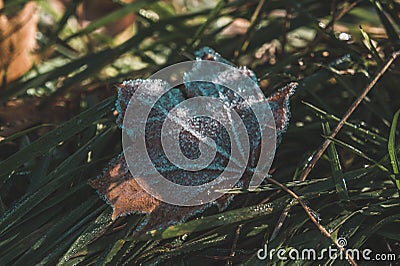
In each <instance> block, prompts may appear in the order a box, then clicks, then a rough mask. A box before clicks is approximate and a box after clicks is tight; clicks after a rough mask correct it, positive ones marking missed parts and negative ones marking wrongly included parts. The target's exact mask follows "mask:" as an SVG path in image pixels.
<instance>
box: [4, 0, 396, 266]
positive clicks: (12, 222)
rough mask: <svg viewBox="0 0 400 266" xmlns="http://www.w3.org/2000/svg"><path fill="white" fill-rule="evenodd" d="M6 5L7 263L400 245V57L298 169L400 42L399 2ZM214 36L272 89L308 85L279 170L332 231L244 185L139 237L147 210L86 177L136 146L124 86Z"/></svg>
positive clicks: (196, 257) (135, 260) (166, 259)
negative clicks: (118, 113)
mask: <svg viewBox="0 0 400 266" xmlns="http://www.w3.org/2000/svg"><path fill="white" fill-rule="evenodd" d="M0 8H1V12H0V51H1V52H0V67H1V69H0V74H1V75H0V77H1V80H0V84H1V86H0V103H1V106H0V160H1V161H0V182H1V186H0V212H1V220H0V264H1V265H7V264H16V265H27V264H28V265H31V264H57V263H58V264H60V265H64V264H65V265H70V264H74V265H76V264H93V263H96V264H111V265H114V264H140V263H142V264H167V265H172V264H178V265H188V264H190V265H204V264H216V265H231V264H235V265H236V264H246V265H258V264H260V265H264V264H265V263H266V261H260V260H259V259H257V256H256V252H257V250H258V249H260V248H263V246H264V244H265V243H268V248H269V249H272V248H275V249H277V248H284V249H286V250H290V249H291V248H297V249H298V250H300V249H302V248H315V249H316V250H322V249H323V248H327V247H329V246H332V243H333V242H332V241H335V240H336V239H337V237H345V238H346V239H347V241H348V244H347V247H348V248H359V249H365V248H370V249H372V250H373V251H374V253H378V252H385V253H394V254H397V255H396V256H397V258H398V255H399V253H400V242H399V241H400V226H399V225H400V214H399V213H400V212H399V211H400V207H399V205H400V202H399V188H400V181H399V167H398V161H397V156H396V154H397V152H398V150H399V146H398V145H397V140H396V137H397V126H396V125H397V119H398V114H399V113H396V111H398V110H399V108H400V97H398V96H399V88H398V86H399V84H400V76H399V70H400V69H399V62H395V63H394V64H392V66H391V67H390V68H389V70H388V71H387V72H386V73H385V74H384V76H383V77H382V79H380V80H379V82H378V83H377V84H376V86H375V87H374V88H373V89H372V91H371V92H370V93H369V94H368V96H367V97H365V98H364V99H363V101H362V104H361V105H360V106H359V107H358V108H357V110H356V111H355V112H354V114H353V115H352V116H351V117H350V119H349V121H348V123H347V124H346V125H345V126H344V127H343V128H342V130H341V131H340V133H339V134H338V135H337V136H336V138H335V139H333V144H332V145H331V146H330V147H329V149H328V150H327V151H326V152H325V153H324V155H323V157H322V158H321V159H320V160H319V161H318V164H317V166H316V168H315V169H313V170H312V172H311V174H310V175H309V177H308V178H307V180H305V181H303V182H300V181H299V176H300V174H301V173H302V171H303V170H304V168H305V167H306V166H307V164H308V162H309V160H310V158H311V156H312V155H313V154H314V153H315V151H316V150H317V149H318V147H319V146H320V145H321V143H322V142H323V141H324V140H325V139H326V136H327V135H329V134H330V130H331V129H332V128H334V127H335V125H336V124H337V123H338V121H339V120H340V118H341V117H342V116H343V114H344V113H345V112H346V110H347V109H348V107H349V106H350V105H351V103H352V102H353V101H354V100H355V98H356V97H357V96H359V95H360V94H361V92H362V91H363V89H364V88H365V87H366V85H367V84H368V83H369V82H370V81H371V79H372V77H373V76H374V74H376V72H377V71H378V70H379V69H380V67H381V66H382V65H383V64H384V62H385V61H386V60H387V59H388V58H389V57H390V56H391V54H392V53H393V52H394V51H396V50H398V49H399V46H400V42H399V26H400V2H399V1H397V0H370V1H367V0H356V1H350V0H332V1H316V0H303V1H295V0H284V1H278V0H270V1H268V0H265V1H262V0H261V1H211V0H198V1H196V0H190V1H181V0H165V1H144V0H143V1H142V0H136V1H127V0H125V1H123V0H119V1H117V0H116V1H111V0H101V1H89V0H88V1H82V0H77V1H76V0H72V1H68V0H64V1H61V0H50V1H27V0H13V1H11V0H8V1H6V0H3V1H0ZM202 46H210V47H212V48H214V49H215V50H216V51H218V52H219V53H221V54H222V55H223V56H224V57H225V58H227V59H229V60H230V61H233V62H234V63H235V64H237V65H247V66H249V67H250V68H251V69H253V70H254V72H255V73H256V74H257V76H258V77H259V79H260V87H261V89H262V90H263V91H264V92H265V94H266V95H269V94H271V93H272V92H274V91H276V90H277V89H278V88H279V87H281V86H283V85H284V84H286V83H288V82H290V81H298V82H299V83H300V86H299V88H298V89H297V92H296V94H295V96H294V97H293V98H292V101H291V110H292V117H291V121H290V126H289V129H288V130H287V133H286V134H285V135H284V136H283V141H282V144H281V145H280V147H279V149H278V150H277V155H276V157H275V161H274V164H273V167H272V169H271V173H270V174H271V175H272V177H273V178H274V179H276V180H279V182H281V183H283V184H284V185H285V186H287V187H289V188H291V189H292V190H294V191H295V192H296V193H297V195H299V196H301V197H302V198H303V199H304V200H305V201H306V202H307V204H308V206H309V210H310V211H312V213H313V214H314V215H315V217H316V218H318V220H319V221H320V224H321V225H323V226H324V227H326V229H327V230H328V231H329V232H330V233H331V239H330V238H327V237H325V236H324V235H323V234H322V233H321V232H320V231H319V230H318V228H317V227H316V226H315V225H314V224H313V223H312V222H311V221H310V219H309V218H308V216H307V215H306V213H305V211H304V210H303V209H302V208H301V206H300V205H299V204H296V201H293V200H292V197H291V196H290V195H288V194H287V193H285V192H284V191H281V190H280V189H279V187H276V186H274V185H273V184H266V185H264V186H262V187H261V188H260V189H259V190H258V191H257V192H251V193H250V192H248V191H231V192H230V193H238V194H239V195H238V196H237V197H236V199H235V201H234V202H233V204H232V205H231V206H230V207H229V208H228V210H226V211H225V212H223V213H219V214H218V213H217V211H216V210H214V209H212V210H208V211H207V212H206V213H204V214H203V216H199V217H197V219H194V220H193V221H190V222H187V223H185V224H182V225H178V226H175V227H173V228H169V229H167V230H164V231H156V232H151V233H148V234H145V235H143V236H141V237H140V238H135V239H131V238H129V237H130V235H131V234H132V232H133V230H134V229H135V226H136V225H137V224H138V223H139V222H140V220H141V219H142V218H143V217H142V216H141V215H130V216H127V217H122V218H119V219H118V220H117V221H115V222H114V223H111V218H110V216H111V208H110V207H109V206H108V205H106V203H104V202H103V201H102V200H101V199H100V198H99V197H98V196H97V194H96V193H95V191H94V190H93V189H91V188H90V187H89V186H88V185H87V180H88V179H90V178H93V177H96V176H97V175H99V174H100V173H101V171H102V169H103V168H104V166H105V165H106V164H107V162H108V161H109V160H110V159H111V158H113V157H115V156H116V155H117V154H118V153H120V152H121V150H122V148H121V140H120V134H121V132H120V130H118V129H117V127H116V125H115V121H114V120H115V110H114V101H115V94H116V84H118V83H120V82H122V81H123V80H126V79H136V78H146V77H148V76H150V75H151V74H152V73H154V72H155V71H157V70H159V69H161V68H163V67H164V66H167V65H170V64H173V63H176V62H180V61H184V60H188V59H193V58H194V57H193V51H195V50H196V49H198V48H200V47H202ZM289 206H290V207H291V208H289ZM289 209H290V211H288V212H286V211H287V210H289ZM282 213H285V214H287V217H286V219H284V220H282V219H280V217H282V216H281V215H282ZM282 221H283V223H282V224H281V223H280V222H282ZM277 262H278V261H277V259H276V257H275V260H273V261H268V263H277ZM288 263H302V264H303V263H308V264H317V263H319V264H324V265H325V264H346V263H347V262H346V261H343V260H342V261H340V260H338V259H336V260H335V259H329V258H324V259H323V260H321V261H319V262H312V261H298V262H295V261H289V262H288ZM360 263H366V262H363V261H361V262H360Z"/></svg>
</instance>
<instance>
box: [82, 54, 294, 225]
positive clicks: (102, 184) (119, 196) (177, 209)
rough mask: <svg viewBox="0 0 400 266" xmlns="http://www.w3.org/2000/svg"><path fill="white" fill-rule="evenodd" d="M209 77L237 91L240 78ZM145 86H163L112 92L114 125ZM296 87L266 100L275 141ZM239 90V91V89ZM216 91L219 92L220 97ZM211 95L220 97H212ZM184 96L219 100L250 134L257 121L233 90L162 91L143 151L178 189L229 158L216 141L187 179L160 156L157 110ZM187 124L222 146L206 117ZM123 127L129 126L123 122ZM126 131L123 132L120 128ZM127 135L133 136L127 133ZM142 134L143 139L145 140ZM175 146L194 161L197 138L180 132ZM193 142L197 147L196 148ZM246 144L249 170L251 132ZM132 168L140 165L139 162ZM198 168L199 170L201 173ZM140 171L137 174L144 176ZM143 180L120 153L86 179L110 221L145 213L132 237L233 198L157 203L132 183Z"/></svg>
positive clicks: (194, 85) (199, 86)
mask: <svg viewBox="0 0 400 266" xmlns="http://www.w3.org/2000/svg"><path fill="white" fill-rule="evenodd" d="M196 57H197V59H198V60H214V61H218V62H222V63H228V64H230V65H232V64H231V63H230V62H228V61H227V60H225V59H223V58H222V57H221V56H220V55H219V54H218V53H216V52H215V51H213V50H212V49H211V48H208V47H205V48H203V49H201V50H199V51H198V52H196ZM239 69H241V70H242V71H243V73H245V74H246V75H248V76H249V77H251V78H252V79H253V80H254V81H256V80H257V79H256V76H255V75H254V73H253V72H252V71H251V70H249V69H247V68H245V67H241V68H239ZM195 71H197V70H196V69H195V67H194V69H193V70H192V72H189V73H186V76H185V77H186V78H187V80H190V75H191V74H193V73H194V72H195ZM208 75H209V77H207V78H209V79H205V80H218V79H225V80H228V83H229V82H231V83H234V84H235V85H237V86H238V87H239V88H240V86H241V85H242V84H240V80H239V79H237V77H235V76H234V75H232V73H229V71H228V72H226V73H225V72H220V73H209V74H208ZM141 85H145V86H146V88H148V89H149V90H154V91H156V90H158V89H160V87H161V86H165V84H163V83H162V82H161V81H159V80H140V79H139V80H133V81H126V82H124V83H123V84H122V85H121V86H120V87H119V91H118V96H119V97H118V100H117V103H116V108H117V111H118V113H119V114H118V117H117V124H118V125H119V126H120V127H121V128H122V127H123V118H124V115H125V111H126V109H127V107H128V104H129V101H130V99H131V97H132V96H133V94H134V92H135V91H136V90H137V89H138V87H139V86H141ZM296 86H297V83H290V84H289V85H287V86H286V87H284V88H283V89H281V90H280V91H278V92H277V93H276V94H274V95H272V96H271V97H269V98H268V103H269V104H270V107H271V110H272V112H273V116H274V120H275V124H276V131H277V137H278V138H280V135H281V133H282V132H284V131H285V130H286V127H287V124H288V120H289V115H290V113H289V97H290V96H291V95H292V94H293V93H294V89H295V87H296ZM242 89H245V88H242ZM221 92H222V93H221ZM217 93H220V94H218V95H217ZM184 95H187V96H188V97H189V98H190V97H194V96H210V95H214V96H215V97H216V98H219V99H221V100H222V101H223V102H224V103H225V104H226V105H227V106H229V108H232V109H234V110H235V112H237V113H238V114H240V115H241V117H242V119H243V120H245V121H247V122H248V124H249V125H248V126H247V127H246V129H247V131H248V132H249V130H250V132H252V130H254V128H256V127H257V126H258V124H257V123H255V122H252V121H257V120H256V118H255V117H254V114H252V113H251V112H249V109H248V107H246V108H245V107H243V99H241V98H240V97H239V96H237V95H236V94H235V93H234V92H232V91H229V89H227V88H221V87H219V88H218V89H216V85H215V84H213V83H208V82H203V81H202V82H189V81H186V82H185V83H184V88H181V89H177V88H175V89H172V90H170V91H169V92H168V93H166V95H165V96H163V97H165V99H164V100H163V101H160V106H158V108H154V111H153V110H152V111H151V112H150V115H149V120H148V121H150V122H151V123H148V124H150V126H149V127H150V129H149V131H148V132H149V138H148V140H147V141H148V144H147V147H151V151H149V157H151V158H152V161H153V163H154V164H155V165H156V168H157V170H158V171H159V172H161V173H162V175H163V176H165V177H166V178H167V179H170V180H171V181H173V182H175V183H178V184H182V185H188V186H193V185H199V184H203V183H205V182H209V181H210V180H212V179H213V178H215V176H216V175H218V174H219V173H221V171H223V169H224V168H225V167H226V161H227V160H229V159H230V158H229V150H230V145H229V144H226V143H219V144H218V145H219V147H220V150H218V152H217V154H216V156H215V159H214V161H213V162H212V163H211V164H210V167H208V168H207V169H205V172H204V171H199V172H198V174H196V172H192V173H191V175H190V176H189V175H188V174H187V173H185V171H183V170H181V169H179V168H177V167H173V165H171V166H170V165H168V164H171V163H170V162H169V161H168V159H166V158H165V154H164V153H163V151H162V145H161V141H160V137H159V136H160V134H161V128H162V124H163V121H164V119H165V114H164V113H163V112H161V111H160V110H162V108H164V109H163V110H170V109H171V108H172V107H173V106H175V105H176V104H177V103H179V102H180V101H183V100H184V99H185V97H184ZM190 123H192V126H193V125H194V126H195V128H196V130H197V131H198V132H201V134H204V135H205V136H207V137H211V138H213V139H214V140H215V141H216V142H217V143H218V141H219V140H220V141H222V142H223V139H224V138H223V137H221V136H223V135H224V131H223V129H222V128H221V126H220V125H218V123H216V122H215V121H212V120H207V119H193V120H191V121H190ZM128 126H129V124H128ZM125 130H126V128H125ZM132 134H134V133H133V132H132ZM147 137H148V136H147V134H146V138H147ZM179 141H180V144H182V145H181V148H182V152H183V153H184V154H185V156H188V157H196V156H197V153H198V141H199V140H198V138H197V137H196V136H194V135H193V134H192V133H191V132H189V131H184V130H183V131H181V135H180V139H179ZM196 144H197V145H196ZM250 146H251V153H250V154H251V155H250V157H251V160H250V162H249V167H250V168H251V167H253V165H252V164H256V163H257V156H258V148H259V146H260V136H259V135H257V133H255V134H253V135H251V138H250ZM137 167H141V165H140V163H138V164H137ZM203 170H204V169H203ZM145 171H146V169H144V170H143V173H145ZM144 176H145V175H143V176H132V175H131V173H130V172H129V170H128V166H127V163H126V161H125V158H124V155H123V154H121V155H120V156H119V157H118V158H116V159H115V160H113V161H112V162H110V164H109V166H108V167H107V168H106V169H105V171H104V173H103V174H102V175H101V176H100V177H98V178H96V179H92V180H90V181H89V184H90V185H91V186H92V187H93V188H95V189H96V190H97V191H98V193H99V194H100V195H101V197H102V198H103V199H104V200H105V201H106V202H107V203H108V204H110V205H111V206H112V207H113V210H114V212H113V216H112V218H113V219H116V218H117V217H119V216H122V215H126V214H130V213H134V212H136V213H146V214H147V219H146V220H145V222H144V223H143V224H142V225H141V226H139V228H138V229H137V233H138V232H141V231H146V230H149V229H160V228H165V227H166V226H169V225H172V224H177V223H181V222H184V221H185V220H187V219H188V218H189V217H192V216H194V215H196V214H199V213H201V212H203V211H204V210H205V209H207V208H209V207H210V206H212V205H216V206H217V207H218V208H219V209H220V210H223V209H225V208H226V207H227V206H228V205H229V202H230V201H231V200H232V199H233V195H231V194H226V195H223V196H222V197H220V198H219V199H217V200H215V201H214V202H211V203H207V204H203V205H199V206H193V207H192V206H189V207H186V206H177V205H172V204H168V203H165V202H162V201H160V200H158V199H156V198H154V197H152V196H151V195H149V194H147V192H146V191H145V190H144V189H143V188H142V187H141V186H140V185H139V184H138V183H137V182H136V180H139V179H140V178H144ZM250 178H251V173H249V172H245V174H244V175H243V176H242V178H241V179H240V180H239V182H238V183H237V184H236V186H237V187H243V186H245V185H248V183H249V181H250Z"/></svg>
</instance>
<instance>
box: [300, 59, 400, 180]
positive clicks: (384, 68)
mask: <svg viewBox="0 0 400 266" xmlns="http://www.w3.org/2000/svg"><path fill="white" fill-rule="evenodd" d="M399 55H400V51H396V52H394V53H393V54H392V55H391V56H390V58H389V59H388V60H387V61H386V63H385V64H384V65H383V66H382V68H381V69H380V70H379V72H378V73H377V74H376V75H375V77H374V78H373V80H372V81H371V82H370V83H369V84H368V85H367V86H366V87H365V89H364V91H363V93H362V94H361V95H360V96H359V97H358V98H357V99H356V100H355V101H354V102H353V104H352V105H351V106H350V107H349V109H348V110H347V112H346V114H345V115H344V116H343V118H342V119H341V120H340V122H339V123H338V124H337V126H336V127H335V129H334V130H333V131H332V133H331V134H330V135H329V137H328V138H327V139H326V140H325V141H324V143H323V144H322V146H321V147H320V148H319V150H318V152H317V153H316V154H314V156H313V158H312V160H311V162H310V163H309V164H308V165H307V167H306V168H305V169H304V171H303V173H302V175H301V177H300V181H304V180H306V179H307V177H308V175H309V174H310V172H311V170H312V169H313V168H314V166H315V164H316V163H317V162H318V160H319V159H320V158H321V156H322V155H323V154H324V152H325V150H326V149H327V148H328V146H329V144H330V143H331V141H332V139H333V138H335V136H336V135H337V134H338V133H339V131H340V129H341V128H342V127H343V125H344V124H345V123H346V122H347V119H348V118H349V117H350V115H351V114H352V113H353V112H354V111H355V110H356V108H357V107H358V106H359V105H360V103H361V102H362V100H363V99H364V98H365V97H366V96H367V94H368V93H369V92H370V91H371V89H372V88H373V87H374V86H375V84H376V83H377V82H378V80H379V79H380V78H381V77H382V76H383V74H385V72H386V71H387V70H388V68H389V67H390V65H391V64H392V63H393V62H394V61H395V60H396V59H397V57H398V56H399Z"/></svg>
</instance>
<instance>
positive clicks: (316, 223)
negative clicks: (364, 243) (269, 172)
mask: <svg viewBox="0 0 400 266" xmlns="http://www.w3.org/2000/svg"><path fill="white" fill-rule="evenodd" d="M266 179H267V180H268V182H271V183H273V184H275V185H276V186H278V187H279V188H281V189H282V190H283V191H285V192H287V193H288V194H289V195H290V196H292V197H293V198H294V199H296V200H297V201H298V202H299V203H300V205H301V207H303V209H304V210H305V212H306V213H307V215H308V217H310V219H311V221H312V222H313V223H314V224H315V225H316V226H317V228H318V229H319V231H320V232H321V233H322V234H323V235H325V236H326V237H328V238H330V239H332V235H331V234H330V233H329V232H328V230H326V229H325V227H323V226H322V225H321V224H319V223H318V221H317V219H315V217H314V215H313V214H312V213H311V212H310V210H309V208H308V206H307V205H306V204H305V203H304V201H303V200H302V199H301V198H300V197H299V196H298V195H297V194H296V193H294V192H293V191H292V190H290V189H289V188H287V187H285V186H284V185H283V184H281V183H279V182H278V181H276V180H275V179H273V178H270V177H267V178H266ZM332 240H333V239H332ZM333 243H334V244H335V246H336V247H337V248H338V249H339V250H340V251H341V252H343V253H345V254H346V249H345V248H344V247H343V246H341V245H340V244H339V243H338V242H337V240H336V241H333ZM346 259H347V260H348V261H349V262H350V264H351V265H357V263H356V262H355V261H354V259H353V257H352V256H351V255H350V254H347V256H346Z"/></svg>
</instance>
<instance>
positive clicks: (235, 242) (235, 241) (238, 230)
mask: <svg viewBox="0 0 400 266" xmlns="http://www.w3.org/2000/svg"><path fill="white" fill-rule="evenodd" d="M242 226H243V224H239V225H238V226H237V228H236V231H235V238H234V239H233V243H232V247H231V253H230V254H229V257H230V258H229V259H228V260H227V261H226V263H225V265H226V266H228V265H233V261H232V258H233V257H235V254H236V246H237V242H238V240H239V235H240V231H241V230H242Z"/></svg>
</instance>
